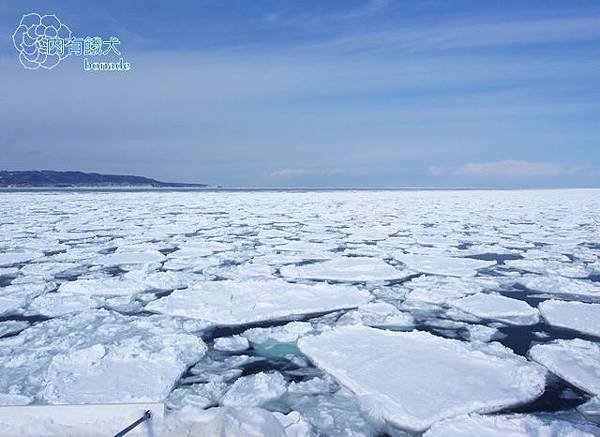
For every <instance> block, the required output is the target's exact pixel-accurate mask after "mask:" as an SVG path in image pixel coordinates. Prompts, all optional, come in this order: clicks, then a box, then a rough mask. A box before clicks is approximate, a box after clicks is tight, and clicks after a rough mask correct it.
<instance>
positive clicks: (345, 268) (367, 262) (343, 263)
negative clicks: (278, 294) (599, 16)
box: [281, 257, 414, 282]
mask: <svg viewBox="0 0 600 437" xmlns="http://www.w3.org/2000/svg"><path fill="white" fill-rule="evenodd" d="M413 273H414V272H411V271H407V270H398V269H396V268H394V267H392V266H391V265H389V264H387V263H386V262H384V261H383V260H381V259H379V258H368V257H338V258H334V259H332V260H330V261H324V262H321V263H313V264H305V265H302V266H284V267H282V268H281V274H282V275H283V276H284V277H286V278H293V279H312V280H321V281H340V282H365V281H392V280H396V279H403V278H406V277H408V276H410V275H411V274H413Z"/></svg>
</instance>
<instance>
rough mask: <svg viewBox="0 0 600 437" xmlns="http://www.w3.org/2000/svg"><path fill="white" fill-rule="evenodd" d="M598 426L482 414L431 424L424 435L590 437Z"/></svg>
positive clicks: (518, 416) (528, 416) (519, 416)
mask: <svg viewBox="0 0 600 437" xmlns="http://www.w3.org/2000/svg"><path fill="white" fill-rule="evenodd" d="M596 432H600V428H596V427H595V426H590V425H581V424H579V425H577V424H573V423H570V422H567V421H564V420H552V419H545V420H544V419H542V418H538V417H536V416H532V415H526V414H522V415H521V414H514V415H507V416H503V415H495V416H483V415H480V414H470V415H467V416H459V417H454V418H452V419H446V420H444V421H442V422H438V423H435V424H434V425H433V426H432V427H431V428H430V429H429V430H428V431H427V432H426V433H425V434H424V437H447V436H453V437H472V436H480V437H505V436H514V437H517V436H538V437H542V436H563V437H567V436H568V437H593V436H594V435H596Z"/></svg>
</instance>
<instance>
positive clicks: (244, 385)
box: [221, 373, 287, 407]
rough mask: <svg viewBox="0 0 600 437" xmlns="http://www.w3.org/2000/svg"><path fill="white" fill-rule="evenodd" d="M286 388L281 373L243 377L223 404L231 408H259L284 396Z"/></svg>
mask: <svg viewBox="0 0 600 437" xmlns="http://www.w3.org/2000/svg"><path fill="white" fill-rule="evenodd" d="M286 386H287V384H286V382H285V379H283V376H281V374H279V373H257V374H255V375H249V376H243V377H241V378H239V379H237V380H236V381H235V383H234V384H233V385H232V386H231V388H230V389H229V390H228V391H227V393H225V396H224V397H223V400H222V401H221V402H222V404H223V405H225V406H229V407H257V406H261V405H263V404H265V403H266V402H268V401H272V400H275V399H277V398H279V397H281V396H283V395H284V394H285V392H286V389H287V387H286Z"/></svg>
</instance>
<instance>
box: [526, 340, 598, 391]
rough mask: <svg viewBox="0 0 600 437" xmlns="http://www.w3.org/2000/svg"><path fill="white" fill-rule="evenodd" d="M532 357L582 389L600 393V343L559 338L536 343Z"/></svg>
mask: <svg viewBox="0 0 600 437" xmlns="http://www.w3.org/2000/svg"><path fill="white" fill-rule="evenodd" d="M529 356H530V357H531V358H532V359H533V360H535V361H537V362H538V363H540V364H542V365H543V366H545V367H547V368H548V370H550V371H551V372H552V373H554V374H556V375H558V376H560V377H561V378H563V379H565V380H567V381H568V382H570V383H571V384H573V385H574V386H576V387H578V388H580V389H581V390H584V391H586V392H588V393H591V394H595V395H600V345H599V344H598V343H593V342H591V341H586V340H581V339H574V340H556V341H554V342H552V343H547V344H538V345H535V346H533V347H532V348H531V350H530V351H529Z"/></svg>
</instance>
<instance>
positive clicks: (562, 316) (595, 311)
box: [540, 300, 600, 337]
mask: <svg viewBox="0 0 600 437" xmlns="http://www.w3.org/2000/svg"><path fill="white" fill-rule="evenodd" d="M540 311H541V312H542V315H543V316H544V319H546V321H547V322H548V323H549V324H551V325H553V326H559V327H561V328H569V329H574V330H576V331H579V332H583V333H584V334H590V335H594V336H596V337H600V304H593V303H583V302H565V301H560V300H547V301H545V302H542V303H541V304H540Z"/></svg>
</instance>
